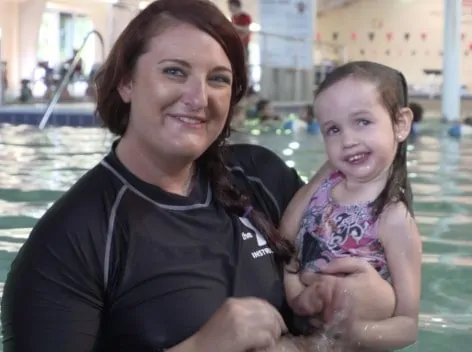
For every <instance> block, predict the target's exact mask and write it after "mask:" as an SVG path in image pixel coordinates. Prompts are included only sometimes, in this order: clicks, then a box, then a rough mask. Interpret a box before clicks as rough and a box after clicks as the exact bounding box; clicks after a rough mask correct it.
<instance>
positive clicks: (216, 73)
mask: <svg viewBox="0 0 472 352" xmlns="http://www.w3.org/2000/svg"><path fill="white" fill-rule="evenodd" d="M232 76H233V74H232V68H231V63H230V61H229V59H228V57H227V56H226V54H225V52H224V50H223V48H222V47H221V46H220V45H219V44H218V42H217V41H216V40H215V39H213V38H212V37H211V36H210V35H208V34H207V33H205V32H202V31H200V30H199V29H197V28H195V27H193V26H190V25H187V24H181V23H176V24H175V25H172V26H170V27H169V28H167V29H166V30H164V31H163V32H161V33H160V34H158V35H157V36H155V37H154V38H153V39H151V41H150V42H149V44H148V51H147V52H146V53H144V54H143V55H142V56H141V57H140V58H139V59H138V61H137V64H136V68H135V71H134V73H133V77H132V79H131V81H129V82H123V83H122V84H121V85H120V87H119V89H118V90H119V93H120V96H121V98H122V99H123V101H124V102H128V103H130V105H131V107H130V119H129V124H128V127H127V130H126V133H125V136H124V138H126V139H128V140H133V143H138V145H140V146H141V147H144V148H147V149H149V150H150V152H152V154H153V155H154V156H155V157H159V156H160V157H164V158H165V159H167V160H168V161H169V162H178V161H179V160H180V161H181V160H183V159H189V160H195V159H196V158H198V157H199V156H200V155H201V154H203V153H204V152H205V150H206V149H207V148H208V147H209V146H210V145H211V144H212V143H213V142H214V141H215V140H216V138H217V137H218V136H219V135H220V134H221V132H222V130H223V127H224V125H225V123H226V119H227V118H228V112H229V108H230V101H231V84H232V79H233V77H232Z"/></svg>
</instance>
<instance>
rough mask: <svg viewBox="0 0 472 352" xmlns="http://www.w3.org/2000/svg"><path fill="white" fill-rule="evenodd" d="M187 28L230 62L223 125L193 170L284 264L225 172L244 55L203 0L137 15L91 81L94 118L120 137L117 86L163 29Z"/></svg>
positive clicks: (282, 252) (273, 238)
mask: <svg viewBox="0 0 472 352" xmlns="http://www.w3.org/2000/svg"><path fill="white" fill-rule="evenodd" d="M179 24H188V25H191V26H193V27H195V28H196V30H200V31H203V32H205V33H207V34H209V35H210V36H211V37H213V38H214V39H215V40H216V41H217V42H218V43H219V44H220V45H221V47H222V48H223V50H224V52H225V53H226V55H227V56H228V58H229V61H230V62H231V67H232V70H233V83H232V87H231V88H232V95H231V105H230V110H229V114H228V118H227V120H226V123H225V126H224V128H223V130H222V132H221V134H220V135H219V136H218V138H217V139H216V141H215V142H214V143H213V144H212V145H210V146H209V148H208V149H207V150H206V151H205V152H204V153H203V155H202V156H201V157H200V158H199V159H198V160H197V164H198V166H199V168H201V169H202V170H204V171H205V172H206V173H207V175H208V176H209V179H210V182H211V183H212V187H213V190H214V192H213V194H214V195H215V198H216V200H217V201H218V202H219V203H220V204H222V205H223V206H224V207H225V209H226V210H227V211H228V212H231V213H233V214H239V215H240V216H242V215H243V214H245V213H246V210H247V209H251V211H250V212H248V213H247V214H246V216H247V218H248V219H249V220H250V221H251V222H252V223H253V225H254V226H255V227H256V228H257V229H258V230H259V231H260V232H261V233H262V234H264V235H265V236H266V238H267V242H268V244H269V246H270V247H271V249H272V250H273V251H274V253H275V254H276V258H277V259H278V260H288V258H290V257H291V255H292V253H293V248H292V246H291V245H290V243H289V242H288V241H286V240H284V239H283V238H282V237H281V235H280V233H279V231H278V230H277V228H276V227H275V225H274V224H273V223H272V222H271V221H270V219H269V217H268V216H265V215H264V214H262V213H261V212H260V211H257V210H255V209H253V208H252V206H251V197H250V195H249V194H246V193H244V192H242V191H241V190H240V189H238V188H237V187H236V186H235V185H234V183H233V181H232V177H231V174H230V172H229V171H228V169H227V167H226V155H225V151H226V150H227V148H226V146H227V139H228V137H229V134H230V131H231V129H230V124H231V117H232V116H233V112H234V108H235V107H236V106H237V104H238V103H239V102H240V100H241V99H242V98H243V97H244V95H245V94H246V90H247V86H248V77H247V68H246V54H245V49H244V47H243V44H242V42H241V39H240V37H239V34H238V33H237V31H236V29H235V28H234V26H233V25H232V23H231V22H230V21H229V20H228V19H227V18H226V16H225V15H224V14H223V13H222V12H221V11H220V10H219V9H218V7H217V6H216V5H215V4H213V3H212V2H210V1H208V0H157V1H154V2H152V3H151V4H149V5H148V6H147V7H146V8H145V9H144V10H142V11H141V12H140V13H139V14H138V15H137V16H136V17H135V18H134V19H133V20H132V21H131V22H130V23H129V24H128V26H127V27H126V28H125V30H124V31H123V32H122V33H121V35H120V36H119V37H118V39H117V40H116V42H115V44H114V45H113V48H112V49H111V51H110V54H109V56H108V58H107V60H106V61H105V63H104V65H103V66H102V67H101V68H100V70H99V72H98V73H97V75H96V77H95V83H96V88H97V110H96V115H97V117H99V119H100V120H101V121H102V123H103V125H104V126H105V127H106V128H107V129H108V130H109V131H110V132H112V133H113V134H115V135H117V136H120V137H121V136H123V135H124V134H125V133H126V129H127V127H128V123H129V114H130V104H129V103H125V102H123V100H122V99H121V97H120V95H119V93H118V86H119V85H120V84H121V83H122V82H126V81H127V80H130V79H131V78H132V76H133V73H134V70H135V68H136V64H137V62H138V59H139V58H140V57H141V55H143V54H145V53H146V52H147V50H148V46H149V42H150V41H151V39H152V38H154V37H155V36H156V35H159V34H160V33H162V32H163V31H165V30H166V29H167V28H169V27H171V26H174V25H179Z"/></svg>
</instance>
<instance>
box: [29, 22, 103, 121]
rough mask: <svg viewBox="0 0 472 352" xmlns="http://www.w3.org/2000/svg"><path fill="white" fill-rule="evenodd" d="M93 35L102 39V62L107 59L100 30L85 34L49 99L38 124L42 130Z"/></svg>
mask: <svg viewBox="0 0 472 352" xmlns="http://www.w3.org/2000/svg"><path fill="white" fill-rule="evenodd" d="M92 35H96V36H97V38H98V40H99V41H100V45H101V47H102V63H103V61H104V60H105V42H104V41H103V36H102V35H101V34H100V32H98V31H96V30H92V31H90V32H89V33H87V35H86V36H85V38H84V41H83V43H82V45H81V46H80V48H79V49H78V50H77V52H76V53H75V55H74V58H73V59H72V63H71V64H70V67H69V69H68V70H67V72H66V74H65V76H64V78H63V79H62V81H61V83H60V84H59V87H58V88H57V90H56V91H55V92H54V95H53V96H52V98H51V99H50V100H49V102H48V105H47V108H46V111H45V112H44V115H43V117H42V119H41V121H40V122H39V125H38V127H39V129H40V130H42V129H44V127H46V125H47V123H48V121H49V118H50V117H51V114H52V112H53V110H54V108H55V107H56V105H57V102H58V101H59V97H60V96H61V94H62V93H63V92H64V89H66V87H67V85H68V84H69V82H70V79H71V77H72V74H73V73H74V70H75V68H76V67H77V64H78V63H79V60H80V56H81V55H82V51H83V50H84V47H85V45H86V44H87V42H88V40H89V38H90V37H91V36H92Z"/></svg>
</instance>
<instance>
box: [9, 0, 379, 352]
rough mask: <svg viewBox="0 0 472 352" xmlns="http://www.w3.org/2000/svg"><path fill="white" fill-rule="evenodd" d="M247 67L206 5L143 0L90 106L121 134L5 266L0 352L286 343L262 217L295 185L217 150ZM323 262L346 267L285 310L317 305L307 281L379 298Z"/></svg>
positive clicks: (360, 302) (251, 153) (264, 159)
mask: <svg viewBox="0 0 472 352" xmlns="http://www.w3.org/2000/svg"><path fill="white" fill-rule="evenodd" d="M245 72H246V67H245V61H244V48H243V47H242V45H241V42H240V40H239V38H238V34H237V32H236V31H235V29H234V28H233V26H232V25H231V23H230V22H229V21H228V20H227V19H226V18H225V17H224V15H223V14H222V13H221V12H220V11H219V10H218V9H217V8H216V7H215V6H214V5H212V4H211V3H210V2H208V1H204V0H180V1H174V0H159V1H155V2H153V3H151V4H150V5H149V6H148V7H147V8H146V9H144V10H143V11H142V12H141V13H140V14H139V15H138V16H137V17H136V18H135V19H134V20H133V21H131V23H130V24H129V25H128V27H127V28H126V29H125V30H124V32H123V33H122V34H121V36H120V37H119V39H118V40H117V42H116V43H115V45H114V47H113V49H112V50H111V53H110V55H109V57H108V60H107V61H106V63H105V64H104V66H103V67H102V69H101V71H100V73H99V74H98V76H97V111H98V114H99V116H100V118H101V119H102V121H103V124H104V125H105V126H106V127H107V128H108V129H109V130H110V131H111V132H113V133H114V134H116V135H117V136H118V137H119V138H118V140H117V142H116V143H115V144H114V145H113V148H112V151H111V152H110V154H109V155H108V156H106V157H105V158H104V159H103V160H102V161H101V162H100V163H99V164H98V165H97V166H96V167H94V168H93V169H92V170H90V171H89V172H87V173H86V174H85V175H84V176H83V177H82V178H81V179H80V180H79V181H78V182H77V183H76V184H75V185H74V186H73V187H72V188H71V189H70V190H69V191H68V192H66V194H65V195H64V196H63V197H62V198H61V199H60V200H58V201H57V202H56V203H55V204H54V205H53V206H52V207H51V208H50V209H49V210H48V211H47V213H46V214H45V215H44V216H43V217H42V218H41V219H40V220H39V221H38V223H37V225H36V226H35V227H34V229H33V231H32V232H31V234H30V237H29V238H28V240H27V241H26V243H25V244H24V246H23V248H22V249H21V250H20V252H19V253H18V256H17V258H16V259H15V261H14V263H13V264H12V268H11V271H10V273H9V276H8V278H7V282H6V284H5V288H4V297H3V301H2V325H3V338H4V341H3V344H4V352H13V351H14V352H26V351H38V350H40V351H49V352H56V351H61V352H62V351H68V352H85V351H92V350H93V351H114V352H117V351H162V350H164V349H168V351H172V352H179V351H182V352H186V351H188V352H199V351H206V352H207V351H226V352H233V351H234V352H245V351H249V350H257V349H263V348H266V347H270V346H274V345H276V344H277V343H281V344H283V343H284V339H283V338H281V336H282V334H284V333H285V332H286V331H287V327H286V326H285V323H284V319H283V317H284V318H287V316H288V314H289V312H288V311H287V309H286V305H285V303H284V293H283V288H282V281H281V277H280V270H279V269H278V268H279V267H278V266H277V265H276V263H275V258H278V260H279V261H281V260H283V259H284V256H287V255H288V254H289V253H290V248H289V247H287V246H286V245H285V242H284V241H283V239H281V238H280V236H279V235H278V232H277V230H276V226H277V225H278V222H279V219H280V217H281V214H282V212H283V211H284V209H285V207H286V206H287V204H288V202H289V200H290V198H291V197H292V196H293V194H294V193H295V192H296V191H297V190H298V189H299V187H300V186H301V185H302V182H301V181H300V179H299V178H298V176H297V174H296V173H295V172H294V171H293V170H291V169H289V168H288V167H287V166H285V164H284V163H283V161H282V160H280V159H279V158H278V157H277V156H275V155H274V154H273V153H272V152H270V151H268V150H266V149H264V148H262V147H257V146H249V145H233V146H227V145H226V138H227V136H228V134H229V125H230V119H229V118H228V116H231V115H232V113H231V109H232V107H234V106H235V104H237V103H238V101H239V100H240V99H241V97H242V96H243V94H244V92H245V89H246V85H247V78H246V74H245ZM263 168H267V172H266V171H265V170H264V169H263ZM274 251H275V252H276V254H277V256H274V255H273V252H274ZM327 270H328V271H329V272H330V273H332V274H336V273H339V272H343V273H347V274H348V275H347V276H346V277H343V278H338V277H336V276H334V275H333V276H330V275H326V277H325V278H323V281H320V282H319V283H317V284H316V285H313V287H312V289H311V287H310V290H305V294H304V295H302V296H300V297H299V312H297V313H298V314H305V315H311V314H314V313H316V311H317V307H316V305H315V304H314V303H315V302H316V297H317V292H318V291H319V290H320V289H321V290H332V291H333V292H334V294H336V292H348V291H349V292H350V297H351V298H352V300H353V302H354V304H355V305H356V306H357V308H360V309H362V307H365V308H366V309H367V308H369V309H372V307H375V304H376V302H378V304H379V306H381V307H382V306H383V305H384V304H385V302H383V297H384V296H383V294H382V287H383V286H382V285H384V283H383V280H382V279H381V278H380V277H378V275H377V274H376V273H375V272H374V271H373V270H371V269H370V267H369V266H368V265H364V264H363V263H358V262H349V261H348V262H344V263H342V262H340V263H337V264H334V265H333V266H332V267H330V268H327ZM350 272H351V273H352V274H349V273H350ZM360 282H361V283H360ZM352 318H354V316H352ZM287 321H289V320H288V319H287Z"/></svg>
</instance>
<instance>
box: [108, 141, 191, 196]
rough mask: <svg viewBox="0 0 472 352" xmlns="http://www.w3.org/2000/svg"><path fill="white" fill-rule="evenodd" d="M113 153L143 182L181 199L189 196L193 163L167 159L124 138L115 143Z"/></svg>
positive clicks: (173, 158)
mask: <svg viewBox="0 0 472 352" xmlns="http://www.w3.org/2000/svg"><path fill="white" fill-rule="evenodd" d="M115 153H116V155H117V157H118V159H119V160H120V161H121V163H123V165H124V166H125V167H126V168H127V169H128V170H129V171H130V172H132V173H133V174H134V175H135V176H136V177H138V178H140V179H141V180H143V181H144V182H147V183H149V184H152V185H155V186H157V187H160V188H162V189H163V190H164V191H166V192H169V193H174V194H178V195H181V196H187V195H188V194H189V193H190V191H191V189H192V183H193V178H194V175H195V165H194V162H193V161H192V160H188V159H186V160H181V161H179V160H178V159H177V158H175V156H174V157H172V158H171V157H169V158H166V157H165V156H164V155H159V154H158V153H155V152H153V151H152V150H150V148H146V146H144V145H142V144H138V143H136V142H133V141H131V140H128V139H126V138H123V139H121V140H120V141H119V142H118V144H117V146H116V149H115Z"/></svg>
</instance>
